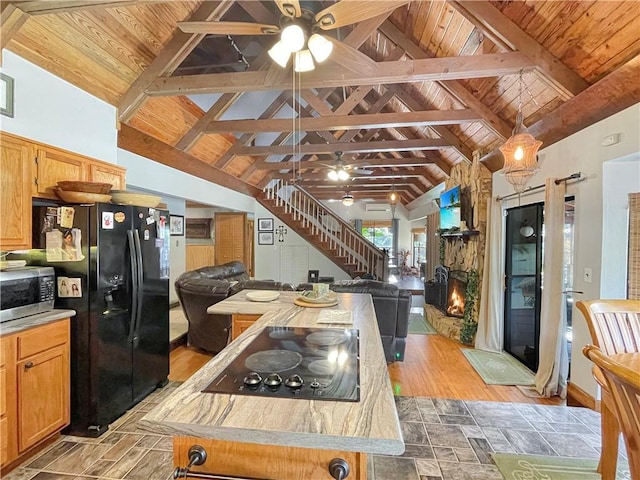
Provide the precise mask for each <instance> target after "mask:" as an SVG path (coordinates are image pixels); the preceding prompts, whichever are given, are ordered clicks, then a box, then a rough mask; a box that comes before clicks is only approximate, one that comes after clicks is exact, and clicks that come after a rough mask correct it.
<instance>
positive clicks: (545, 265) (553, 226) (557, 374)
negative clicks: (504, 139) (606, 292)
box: [535, 178, 569, 398]
mask: <svg viewBox="0 0 640 480" xmlns="http://www.w3.org/2000/svg"><path fill="white" fill-rule="evenodd" d="M545 188H546V190H545V200H544V246H543V250H544V258H543V261H542V275H543V277H542V304H541V311H540V347H539V352H540V362H539V365H538V373H537V374H536V378H535V383H536V390H537V391H538V393H540V394H541V395H544V396H545V397H551V396H553V395H559V396H560V397H562V398H565V397H566V394H567V373H568V369H569V368H568V367H569V361H568V356H567V342H566V340H565V331H566V327H567V319H566V305H565V298H564V294H563V293H562V289H563V281H562V269H563V266H564V259H563V250H564V249H563V243H564V196H565V192H566V185H565V183H564V182H560V184H559V185H556V182H555V179H553V178H548V179H547V181H546V185H545Z"/></svg>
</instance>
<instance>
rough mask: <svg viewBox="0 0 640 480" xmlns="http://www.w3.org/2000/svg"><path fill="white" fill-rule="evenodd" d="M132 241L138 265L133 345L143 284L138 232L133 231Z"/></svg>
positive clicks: (139, 317)
mask: <svg viewBox="0 0 640 480" xmlns="http://www.w3.org/2000/svg"><path fill="white" fill-rule="evenodd" d="M133 240H134V244H135V246H136V262H137V265H138V288H137V290H136V292H135V293H136V294H137V295H138V298H137V300H136V321H135V325H134V328H133V339H134V343H138V339H139V332H138V329H139V328H140V319H141V318H142V286H143V284H144V271H143V267H142V265H143V263H142V246H141V245H140V234H139V232H138V230H134V231H133Z"/></svg>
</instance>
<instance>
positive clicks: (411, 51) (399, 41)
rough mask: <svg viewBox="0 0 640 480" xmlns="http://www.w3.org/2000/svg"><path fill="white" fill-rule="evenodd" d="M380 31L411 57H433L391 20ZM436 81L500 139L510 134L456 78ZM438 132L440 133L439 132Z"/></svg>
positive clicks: (500, 120)
mask: <svg viewBox="0 0 640 480" xmlns="http://www.w3.org/2000/svg"><path fill="white" fill-rule="evenodd" d="M380 31H381V32H382V33H383V35H384V36H386V37H387V38H388V39H389V40H391V41H392V42H393V43H395V44H396V45H397V46H398V47H400V48H402V49H403V50H404V51H405V52H406V53H407V55H408V56H410V57H411V58H414V59H424V58H430V57H433V55H431V54H430V53H429V52H425V51H424V50H422V48H420V47H419V46H418V45H416V44H415V43H413V41H412V40H411V39H409V38H408V37H407V36H406V35H405V34H404V33H402V32H401V31H400V30H398V29H397V28H396V27H395V26H394V25H393V24H392V23H391V22H388V21H387V22H385V23H383V24H382V25H381V26H380ZM437 83H438V85H440V86H441V87H442V88H444V90H445V91H446V92H447V93H448V94H449V95H451V96H453V98H455V99H456V100H457V101H459V102H461V103H462V104H463V105H466V106H467V107H468V108H471V109H472V110H475V111H476V112H478V113H479V114H480V115H481V116H482V121H483V123H484V124H485V126H486V127H487V128H488V129H489V130H491V131H492V132H493V133H494V134H495V135H496V137H498V138H500V139H501V140H506V139H507V138H509V137H510V136H511V130H512V128H511V126H510V125H509V124H508V123H507V122H505V121H504V120H502V118H500V117H499V116H498V115H496V114H495V113H494V112H493V111H492V110H491V109H490V108H489V107H487V106H486V105H485V104H484V103H482V101H481V100H480V99H478V98H476V97H475V96H474V95H473V93H471V92H470V91H469V90H467V89H466V87H465V86H464V85H462V83H460V82H459V81H457V80H444V81H438V82H437ZM394 87H397V89H396V91H398V90H400V89H401V90H402V92H405V93H406V91H405V90H404V88H402V87H401V86H399V85H395V86H394ZM398 95H400V93H398ZM409 98H412V97H411V96H410V95H409V94H407V95H403V99H404V100H403V103H405V105H407V106H408V107H409V108H412V107H411V106H410V105H408V104H407V101H410V100H409ZM442 130H443V129H442ZM438 134H439V135H441V133H440V132H439V133H438ZM441 136H442V135H441ZM444 136H447V135H446V133H445V134H444ZM454 136H455V135H454ZM456 138H457V137H456ZM460 143H461V142H460ZM463 145H464V144H463ZM463 150H464V151H465V153H463V152H462V151H459V153H460V154H461V155H462V156H463V157H465V158H466V159H467V160H469V161H471V150H470V149H467V148H466V147H464V148H463ZM467 150H468V152H467Z"/></svg>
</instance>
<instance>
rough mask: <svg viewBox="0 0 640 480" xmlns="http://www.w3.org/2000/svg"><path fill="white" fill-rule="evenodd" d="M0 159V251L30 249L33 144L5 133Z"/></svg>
mask: <svg viewBox="0 0 640 480" xmlns="http://www.w3.org/2000/svg"><path fill="white" fill-rule="evenodd" d="M0 158H2V175H0V185H2V188H1V189H0V250H18V249H26V248H30V246H31V179H32V177H31V159H32V158H33V148H32V145H31V144H30V143H29V142H26V141H24V140H22V139H20V138H16V137H13V136H9V135H5V134H2V135H0Z"/></svg>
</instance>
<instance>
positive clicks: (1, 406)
mask: <svg viewBox="0 0 640 480" xmlns="http://www.w3.org/2000/svg"><path fill="white" fill-rule="evenodd" d="M15 356H16V336H15V335H9V336H5V337H2V338H0V465H2V466H4V465H7V464H8V463H11V462H12V461H13V460H15V458H16V457H17V456H18V445H17V444H18V441H17V440H18V435H17V433H16V431H17V418H16V417H17V414H16V406H17V405H16V404H17V397H16V363H15V362H16V360H15Z"/></svg>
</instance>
